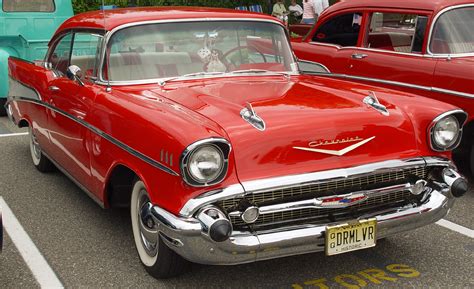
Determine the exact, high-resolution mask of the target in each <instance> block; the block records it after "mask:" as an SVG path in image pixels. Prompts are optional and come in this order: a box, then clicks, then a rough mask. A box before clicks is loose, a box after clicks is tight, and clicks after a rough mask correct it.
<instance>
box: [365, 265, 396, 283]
mask: <svg viewBox="0 0 474 289" xmlns="http://www.w3.org/2000/svg"><path fill="white" fill-rule="evenodd" d="M358 274H359V275H361V276H362V277H365V278H366V279H367V280H369V281H370V282H372V283H375V284H381V283H382V281H381V280H387V281H391V282H395V281H397V278H394V277H390V276H388V275H387V273H386V272H385V271H383V270H380V269H375V268H374V269H365V270H362V271H360V272H358Z"/></svg>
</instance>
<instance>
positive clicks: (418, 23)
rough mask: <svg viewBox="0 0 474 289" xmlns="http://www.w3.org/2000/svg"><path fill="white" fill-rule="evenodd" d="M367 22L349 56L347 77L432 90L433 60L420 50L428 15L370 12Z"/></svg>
mask: <svg viewBox="0 0 474 289" xmlns="http://www.w3.org/2000/svg"><path fill="white" fill-rule="evenodd" d="M367 19H368V20H369V21H368V22H367V25H366V26H365V27H366V29H365V33H364V40H363V41H362V45H361V47H359V48H356V49H354V53H353V54H352V55H351V56H350V61H349V67H348V70H347V74H349V75H353V76H359V77H365V78H369V79H372V80H376V81H377V80H388V81H394V82H400V83H403V84H407V83H411V84H415V85H419V86H424V87H426V88H429V87H431V85H432V82H433V74H434V70H435V67H436V59H434V58H432V57H426V56H425V55H424V51H423V43H424V41H425V38H426V37H427V35H428V31H427V27H428V26H427V23H428V15H426V14H425V15H423V14H421V15H420V14H417V13H413V12H409V13H408V12H400V11H398V12H390V11H387V12H376V11H373V12H370V13H367Z"/></svg>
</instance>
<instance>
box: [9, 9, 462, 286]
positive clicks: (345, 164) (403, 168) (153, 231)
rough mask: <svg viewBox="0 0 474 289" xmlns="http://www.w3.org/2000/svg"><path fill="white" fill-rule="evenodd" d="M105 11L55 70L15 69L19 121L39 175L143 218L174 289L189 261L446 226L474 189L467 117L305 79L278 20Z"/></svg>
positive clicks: (388, 94) (63, 45)
mask: <svg viewBox="0 0 474 289" xmlns="http://www.w3.org/2000/svg"><path fill="white" fill-rule="evenodd" d="M103 13H104V14H102V12H90V13H85V14H81V15H77V16H75V17H73V18H71V19H69V20H68V21H66V22H65V23H64V24H63V25H62V26H61V27H60V28H59V29H58V31H57V32H56V34H55V35H54V36H53V38H52V40H51V42H50V44H49V51H48V53H47V56H46V58H45V61H43V62H37V63H31V62H27V61H25V60H21V59H16V58H10V59H9V71H10V92H9V98H8V102H7V111H8V114H9V117H10V118H11V119H12V121H13V122H14V123H15V124H17V125H19V126H20V127H28V128H29V132H30V151H31V157H32V160H33V163H34V165H35V166H36V167H37V168H38V170H40V171H44V172H46V171H48V170H51V169H52V168H53V167H54V166H56V167H57V168H58V169H60V170H61V171H63V172H64V173H65V174H66V175H67V176H68V177H70V178H71V179H72V180H74V181H75V182H76V183H77V185H78V186H80V187H81V188H82V189H83V190H84V191H85V192H87V193H88V194H89V195H90V196H91V197H92V198H93V199H94V200H96V201H97V202H98V203H99V204H100V205H102V206H103V207H119V206H129V207H130V212H131V223H132V231H133V236H134V240H135V244H136V248H137V251H138V255H139V257H140V260H141V261H142V263H143V265H144V266H145V268H146V269H147V271H148V272H149V273H150V274H152V275H153V276H155V277H157V278H166V277H171V276H176V275H178V274H180V273H181V272H183V271H184V270H185V269H186V268H187V264H188V261H192V262H197V263H203V264H240V263H247V262H253V261H258V260H264V259H270V258H277V257H283V256H289V255H296V254H303V253H309V252H317V251H325V252H326V254H328V255H334V254H339V253H345V252H349V251H353V250H358V249H363V248H368V247H373V246H375V245H376V241H377V239H381V238H385V237H387V236H390V235H393V234H396V233H400V232H403V231H408V230H412V229H415V228H418V227H420V226H424V225H427V224H430V223H433V222H435V221H437V220H439V219H440V218H442V217H444V216H445V215H446V214H447V213H448V210H449V208H450V207H451V206H452V204H453V202H454V197H460V196H462V195H463V194H464V193H465V192H466V190H467V183H466V181H465V180H464V178H463V177H462V176H460V175H459V174H458V173H457V172H456V169H455V167H454V166H453V165H452V163H451V161H450V156H451V151H452V150H453V149H454V148H455V147H456V146H457V145H458V144H459V142H460V139H461V134H462V127H463V124H464V123H465V121H466V119H467V115H466V113H465V112H464V111H462V110H460V109H458V108H456V107H454V106H452V105H450V104H445V103H442V102H438V101H435V100H431V99H428V98H422V97H416V96H414V95H411V94H408V93H403V92H397V91H393V90H389V89H382V88H378V87H374V86H370V85H364V84H359V83H353V82H348V81H344V80H337V79H332V78H329V77H324V76H320V77H318V76H311V75H304V74H302V73H300V71H299V68H298V64H297V62H296V60H295V58H294V56H293V53H292V51H291V49H290V44H289V41H288V36H287V34H286V30H285V27H284V26H283V25H282V24H281V23H280V22H278V21H276V20H275V19H274V18H272V17H269V16H265V15H259V14H253V13H248V12H236V11H233V10H224V9H200V8H163V9H161V8H148V9H146V8H137V9H118V10H113V11H107V12H103ZM104 17H105V20H104ZM53 165H54V166H53Z"/></svg>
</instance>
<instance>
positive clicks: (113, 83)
mask: <svg viewBox="0 0 474 289" xmlns="http://www.w3.org/2000/svg"><path fill="white" fill-rule="evenodd" d="M203 21H207V22H229V21H235V22H263V23H271V24H276V25H278V26H280V27H282V28H284V30H285V31H286V32H287V29H286V27H285V26H284V25H283V23H281V22H279V21H278V20H272V19H257V18H217V17H216V18H182V19H168V20H150V21H139V22H132V23H127V24H123V25H120V26H117V27H115V28H114V29H112V30H110V31H108V32H107V33H106V34H105V37H104V45H103V46H102V51H101V52H100V54H101V57H100V65H99V67H100V71H99V74H98V80H97V81H96V83H97V84H100V85H107V86H125V85H145V84H156V83H160V82H162V81H166V80H167V79H168V78H169V77H162V78H154V79H143V80H131V81H109V80H106V79H104V69H105V61H106V54H107V47H108V45H109V41H110V39H111V38H112V36H113V35H114V34H115V33H116V32H118V31H120V30H122V29H126V28H130V27H135V26H140V25H149V24H163V23H186V22H203ZM285 36H286V39H287V41H288V47H289V49H290V50H291V53H290V55H291V57H292V59H293V62H294V64H295V67H296V68H297V67H298V60H297V59H296V57H295V56H294V53H293V52H292V47H291V42H290V39H289V35H288V33H285ZM281 73H283V72H281ZM285 73H286V72H285ZM287 73H288V75H299V74H300V72H299V70H298V69H296V71H288V72H287ZM249 75H252V76H255V75H256V74H254V73H252V74H249ZM261 75H265V74H261ZM269 75H273V74H269ZM238 76H248V75H246V74H240V75H238ZM222 77H236V75H232V74H226V73H224V74H222V75H209V76H200V77H193V78H189V80H200V79H206V78H222ZM186 80H188V79H184V80H183V81H186Z"/></svg>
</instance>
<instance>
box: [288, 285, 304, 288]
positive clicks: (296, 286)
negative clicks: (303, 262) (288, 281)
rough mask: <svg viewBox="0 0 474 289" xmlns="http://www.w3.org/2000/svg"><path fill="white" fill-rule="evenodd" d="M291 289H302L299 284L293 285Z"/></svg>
mask: <svg viewBox="0 0 474 289" xmlns="http://www.w3.org/2000/svg"><path fill="white" fill-rule="evenodd" d="M291 287H293V289H303V287H302V286H301V285H300V284H293V285H291Z"/></svg>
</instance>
